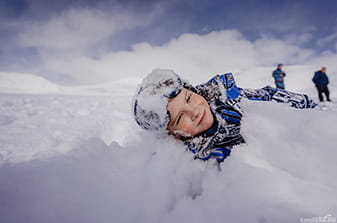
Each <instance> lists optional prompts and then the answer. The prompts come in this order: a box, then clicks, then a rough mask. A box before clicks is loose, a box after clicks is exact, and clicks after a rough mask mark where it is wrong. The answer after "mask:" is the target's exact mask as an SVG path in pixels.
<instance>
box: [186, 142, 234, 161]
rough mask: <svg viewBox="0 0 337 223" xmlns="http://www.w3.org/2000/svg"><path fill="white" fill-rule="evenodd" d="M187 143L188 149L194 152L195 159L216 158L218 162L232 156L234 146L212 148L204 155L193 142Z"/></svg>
mask: <svg viewBox="0 0 337 223" xmlns="http://www.w3.org/2000/svg"><path fill="white" fill-rule="evenodd" d="M185 145H187V150H189V151H191V152H192V153H193V154H194V159H200V160H203V161H207V160H210V159H215V160H216V161H217V162H219V163H221V162H223V161H224V160H225V159H226V158H227V157H228V156H230V153H231V149H232V146H223V147H217V148H213V149H210V150H208V151H207V152H206V154H205V153H203V155H199V154H198V150H197V149H195V148H193V147H192V146H191V144H189V143H185Z"/></svg>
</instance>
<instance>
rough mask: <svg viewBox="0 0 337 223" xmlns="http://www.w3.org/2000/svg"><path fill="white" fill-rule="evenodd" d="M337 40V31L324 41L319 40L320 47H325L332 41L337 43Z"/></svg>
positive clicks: (323, 39)
mask: <svg viewBox="0 0 337 223" xmlns="http://www.w3.org/2000/svg"><path fill="white" fill-rule="evenodd" d="M336 39H337V31H336V32H335V33H332V34H330V35H328V36H326V37H324V38H322V39H319V40H317V45H318V46H324V45H325V44H327V43H330V42H332V41H335V40H336Z"/></svg>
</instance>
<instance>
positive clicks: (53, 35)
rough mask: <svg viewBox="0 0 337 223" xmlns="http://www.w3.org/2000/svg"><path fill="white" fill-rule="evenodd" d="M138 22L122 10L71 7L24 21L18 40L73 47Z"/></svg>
mask: <svg viewBox="0 0 337 223" xmlns="http://www.w3.org/2000/svg"><path fill="white" fill-rule="evenodd" d="M140 23H141V21H139V20H137V19H136V18H135V17H132V16H130V15H128V14H125V13H123V12H120V13H111V14H110V13H107V12H103V11H102V10H97V9H86V8H83V9H70V10H67V11H64V12H62V13H61V14H59V15H57V16H55V17H53V18H51V19H50V20H47V21H41V22H38V23H27V24H26V25H27V27H26V28H25V29H24V30H23V32H22V33H21V35H20V36H19V41H20V43H21V44H22V45H23V46H25V47H37V48H39V49H44V50H46V49H47V50H76V49H82V48H87V47H90V46H92V45H94V44H96V43H97V42H99V41H102V40H103V39H104V38H107V37H109V36H111V35H112V34H114V33H116V32H118V31H121V30H125V29H130V28H133V27H135V26H137V25H140Z"/></svg>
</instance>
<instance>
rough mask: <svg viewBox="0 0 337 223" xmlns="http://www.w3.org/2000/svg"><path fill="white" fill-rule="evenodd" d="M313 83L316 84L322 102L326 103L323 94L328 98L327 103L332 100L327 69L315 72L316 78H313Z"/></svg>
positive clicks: (323, 68)
mask: <svg viewBox="0 0 337 223" xmlns="http://www.w3.org/2000/svg"><path fill="white" fill-rule="evenodd" d="M312 81H313V82H314V83H315V85H316V88H317V91H318V97H319V100H320V101H324V99H323V93H324V94H325V96H326V100H327V101H331V100H330V96H329V95H330V93H329V89H328V84H329V78H328V76H327V75H326V67H322V69H320V70H319V71H316V72H315V75H314V77H313V78H312Z"/></svg>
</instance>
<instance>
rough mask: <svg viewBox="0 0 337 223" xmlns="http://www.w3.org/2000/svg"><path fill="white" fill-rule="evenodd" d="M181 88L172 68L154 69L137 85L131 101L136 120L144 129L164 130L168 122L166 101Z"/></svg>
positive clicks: (178, 78)
mask: <svg viewBox="0 0 337 223" xmlns="http://www.w3.org/2000/svg"><path fill="white" fill-rule="evenodd" d="M182 88H183V82H182V80H181V79H180V77H179V76H178V75H177V74H176V73H174V72H173V71H172V70H166V69H155V70H153V71H152V72H151V73H150V74H149V75H148V76H147V77H146V78H144V79H143V81H142V83H141V84H140V85H139V86H138V89H137V93H136V96H135V97H134V101H133V112H134V117H135V119H136V122H137V123H138V125H139V126H141V127H142V128H143V129H145V130H150V131H158V132H160V131H161V130H165V129H166V127H167V125H168V123H169V119H170V118H169V115H168V112H167V103H168V100H169V98H173V97H175V96H177V95H178V94H179V93H180V91H181V89H182Z"/></svg>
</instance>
